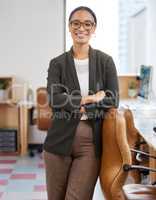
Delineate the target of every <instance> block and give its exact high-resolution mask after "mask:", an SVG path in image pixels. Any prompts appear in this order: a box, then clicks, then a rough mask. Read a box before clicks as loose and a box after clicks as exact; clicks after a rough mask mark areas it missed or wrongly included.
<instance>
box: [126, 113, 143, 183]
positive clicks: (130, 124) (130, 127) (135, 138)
mask: <svg viewBox="0 0 156 200" xmlns="http://www.w3.org/2000/svg"><path fill="white" fill-rule="evenodd" d="M124 117H125V120H126V132H127V139H128V144H129V147H130V148H132V149H137V148H138V147H137V145H136V144H139V143H140V140H141V136H140V134H139V131H138V130H137V129H136V127H135V124H134V119H133V114H132V112H131V110H130V109H125V110H124ZM138 150H140V149H138ZM132 163H133V165H139V164H140V163H139V162H138V161H137V159H136V153H134V152H133V153H132ZM129 176H130V177H132V178H133V181H134V183H140V182H141V173H140V172H139V171H137V170H133V171H130V172H129Z"/></svg>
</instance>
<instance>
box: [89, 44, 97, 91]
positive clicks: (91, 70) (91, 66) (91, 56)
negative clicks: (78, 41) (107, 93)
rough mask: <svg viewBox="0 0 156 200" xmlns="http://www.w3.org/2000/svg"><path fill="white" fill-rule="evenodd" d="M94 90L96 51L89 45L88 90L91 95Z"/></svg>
mask: <svg viewBox="0 0 156 200" xmlns="http://www.w3.org/2000/svg"><path fill="white" fill-rule="evenodd" d="M95 92H96V52H95V50H94V49H92V48H91V47H90V46H89V91H88V94H89V95H91V94H93V93H95Z"/></svg>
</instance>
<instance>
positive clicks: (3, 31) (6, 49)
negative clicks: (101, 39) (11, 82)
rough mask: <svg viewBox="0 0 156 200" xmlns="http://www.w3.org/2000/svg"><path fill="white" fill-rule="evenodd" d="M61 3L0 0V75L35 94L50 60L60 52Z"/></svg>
mask: <svg viewBox="0 0 156 200" xmlns="http://www.w3.org/2000/svg"><path fill="white" fill-rule="evenodd" d="M63 2H64V1H63V0H13V1H12V0H0V76H6V75H14V76H15V78H16V80H17V82H18V83H19V82H29V83H30V86H31V87H32V88H33V90H34V91H35V90H36V88H38V87H39V86H43V85H45V84H46V76H47V68H48V65H49V61H50V59H51V58H52V57H54V56H56V55H58V54H60V53H62V52H63V51H64V26H63V24H64V4H63Z"/></svg>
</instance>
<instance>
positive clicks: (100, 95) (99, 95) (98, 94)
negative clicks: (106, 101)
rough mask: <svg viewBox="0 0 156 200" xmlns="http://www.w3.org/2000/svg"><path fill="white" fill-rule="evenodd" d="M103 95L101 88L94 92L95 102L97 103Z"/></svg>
mask: <svg viewBox="0 0 156 200" xmlns="http://www.w3.org/2000/svg"><path fill="white" fill-rule="evenodd" d="M104 97H105V92H104V91H103V90H101V91H99V92H97V93H96V94H95V97H94V98H95V103H98V102H99V101H101V100H102V99H103V98H104Z"/></svg>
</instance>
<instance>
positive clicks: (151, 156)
mask: <svg viewBox="0 0 156 200" xmlns="http://www.w3.org/2000/svg"><path fill="white" fill-rule="evenodd" d="M131 152H134V153H139V154H142V155H144V156H146V157H149V158H153V159H156V156H153V155H150V154H149V153H145V152H143V151H139V150H136V149H131Z"/></svg>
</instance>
